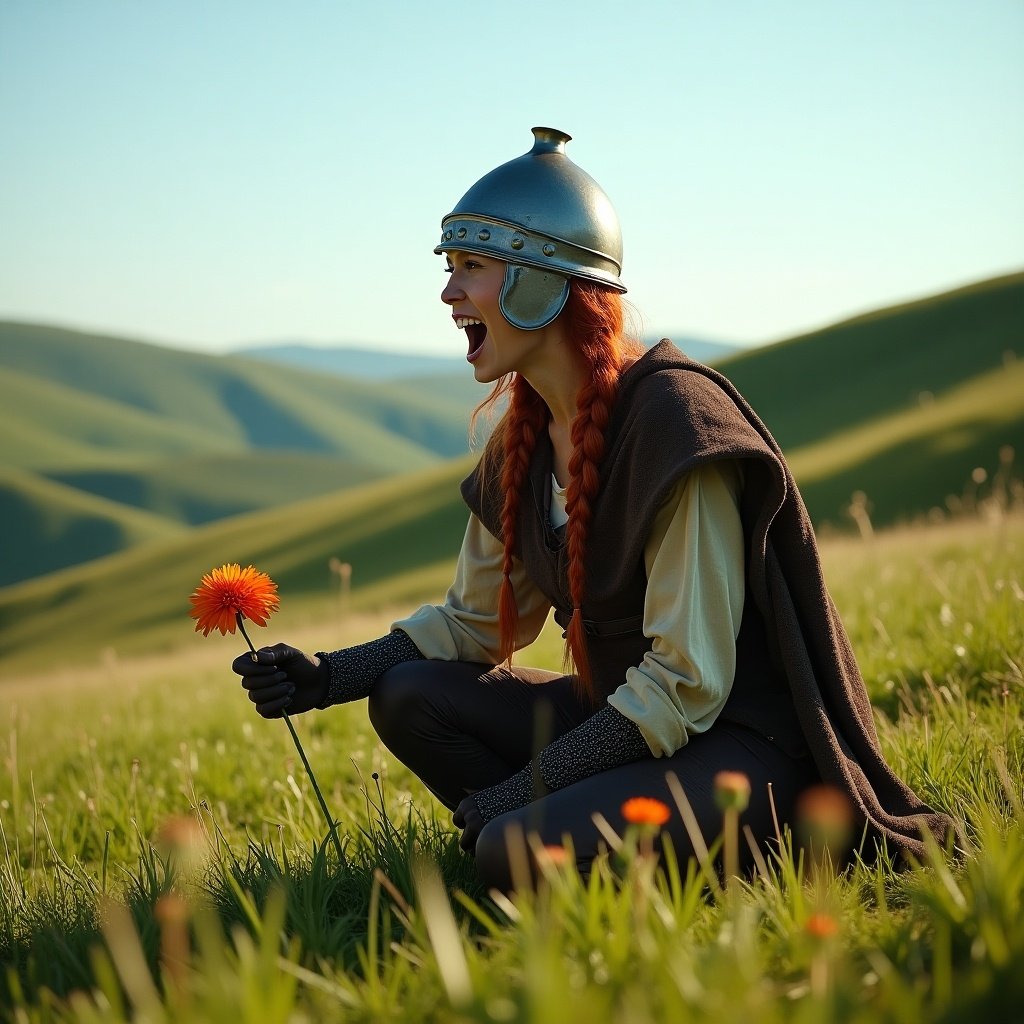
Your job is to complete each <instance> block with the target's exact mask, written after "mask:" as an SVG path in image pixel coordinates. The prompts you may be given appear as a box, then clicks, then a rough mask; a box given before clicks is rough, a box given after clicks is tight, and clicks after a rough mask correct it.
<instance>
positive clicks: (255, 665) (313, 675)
mask: <svg viewBox="0 0 1024 1024" xmlns="http://www.w3.org/2000/svg"><path fill="white" fill-rule="evenodd" d="M503 561H504V553H503V550H502V546H501V544H500V543H499V542H498V541H497V540H496V539H495V538H494V537H493V536H492V535H491V534H490V533H488V531H487V530H486V529H485V528H484V526H483V524H482V523H481V522H480V520H479V519H477V518H476V516H470V519H469V525H468V526H467V528H466V536H465V539H464V540H463V544H462V550H461V551H460V552H459V562H458V567H457V569H456V573H455V581H454V582H453V583H452V586H451V587H450V588H449V590H448V595H447V597H446V599H445V603H444V604H442V605H424V606H423V607H422V608H420V609H419V611H417V612H415V613H414V614H413V615H411V616H409V618H407V619H403V620H401V621H400V622H396V623H394V625H392V627H391V632H390V633H388V634H387V636H382V637H380V638H379V639H377V640H371V641H370V642H369V643H365V644H359V645H357V646H355V647H345V648H342V649H341V650H337V651H331V652H325V651H318V652H317V654H315V655H308V654H304V653H303V652H302V651H300V650H297V649H296V648H294V647H290V646H289V645H287V644H276V645H275V646H274V647H266V648H263V649H262V650H261V651H259V652H258V654H257V657H256V658H255V659H253V658H252V657H251V656H250V655H249V654H242V655H240V656H239V657H238V658H236V659H235V661H234V663H233V665H232V668H233V670H234V671H235V672H237V673H238V675H240V676H241V677H242V685H243V686H244V687H245V689H246V690H248V691H249V699H250V700H251V701H252V702H253V703H254V704H255V705H256V710H257V711H258V712H259V713H260V714H261V715H263V716H264V717H265V718H277V717H280V715H281V712H282V711H287V712H288V713H289V714H300V713H302V712H304V711H310V710H312V709H313V708H319V709H323V708H327V707H330V706H331V705H332V704H345V703H348V702H350V701H354V700H360V699H361V698H363V697H368V696H369V694H370V691H371V690H372V689H373V686H374V684H375V683H376V682H377V680H378V679H379V678H380V677H381V676H382V675H383V674H384V673H385V672H386V671H387V670H388V669H390V668H393V667H394V666H395V665H398V664H400V663H402V662H404V661H414V660H419V659H421V658H430V659H434V660H437V661H473V662H481V663H483V664H489V665H493V664H495V663H496V662H497V660H498V654H497V650H498V588H499V585H500V583H501V567H502V563H503ZM512 585H513V588H514V589H515V594H516V600H517V602H518V604H519V631H518V636H517V637H516V647H517V649H518V648H520V647H525V646H526V645H527V644H529V643H531V642H532V641H533V640H535V639H536V637H537V634H538V633H540V631H541V628H542V627H543V625H544V620H545V619H546V618H547V614H548V611H549V610H550V608H551V605H550V603H549V602H548V600H547V598H545V597H544V595H543V594H541V592H540V591H539V590H538V589H537V588H536V587H535V586H534V585H533V583H532V582H531V581H530V580H529V578H528V577H527V576H526V573H525V572H524V571H523V567H522V564H521V563H520V562H519V561H518V559H517V560H516V561H515V562H514V564H513V570H512Z"/></svg>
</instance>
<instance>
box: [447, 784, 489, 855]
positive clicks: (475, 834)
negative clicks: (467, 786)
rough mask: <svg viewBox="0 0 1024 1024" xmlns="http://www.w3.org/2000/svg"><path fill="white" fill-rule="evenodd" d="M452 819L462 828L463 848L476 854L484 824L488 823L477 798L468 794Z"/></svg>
mask: <svg viewBox="0 0 1024 1024" xmlns="http://www.w3.org/2000/svg"><path fill="white" fill-rule="evenodd" d="M452 821H453V822H454V824H455V827H456V828H461V829H462V835H461V836H460V837H459V846H461V847H462V849H463V850H465V851H466V853H468V854H469V855H470V856H471V857H472V856H475V855H476V841H477V839H479V838H480V833H481V831H482V830H483V827H484V825H486V824H487V822H486V821H485V820H484V818H483V815H481V813H480V808H479V807H477V805H476V798H475V797H472V796H467V797H466V799H465V800H463V801H462V803H460V804H459V806H458V807H456V808H455V813H454V814H453V815H452Z"/></svg>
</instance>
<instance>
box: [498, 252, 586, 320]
mask: <svg viewBox="0 0 1024 1024" xmlns="http://www.w3.org/2000/svg"><path fill="white" fill-rule="evenodd" d="M568 298H569V279H568V278H567V277H563V276H562V275H561V274H553V273H551V271H545V270H540V269H538V268H537V267H524V266H521V265H520V264H518V263H509V264H507V265H506V266H505V283H504V285H502V288H501V294H500V295H499V296H498V308H499V309H500V310H501V313H502V316H504V317H505V319H506V320H507V321H508V322H509V323H510V324H511V325H512V326H513V327H518V328H520V330H523V331H536V330H539V329H540V328H541V327H547V325H548V324H549V323H551V321H552V320H554V319H555V317H556V316H558V314H559V313H561V312H562V309H563V307H564V306H565V303H566V301H567V300H568Z"/></svg>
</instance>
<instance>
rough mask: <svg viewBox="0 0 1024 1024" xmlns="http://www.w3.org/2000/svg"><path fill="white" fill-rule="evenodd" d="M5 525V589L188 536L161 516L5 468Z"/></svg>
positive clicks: (0, 474)
mask: <svg viewBox="0 0 1024 1024" xmlns="http://www.w3.org/2000/svg"><path fill="white" fill-rule="evenodd" d="M0 522H3V528H4V534H5V541H4V546H3V558H2V559H0V586H3V585H6V584H8V583H14V582H17V581H18V580H22V579H26V578H28V577H29V576H34V575H38V574H39V573H48V572H53V571H55V570H57V569H62V568H63V567H64V566H66V565H74V564H76V563H78V562H87V561H89V560H90V559H94V558H100V557H102V556H103V555H108V554H110V553H111V552H113V551H120V550H122V549H124V548H127V547H132V546H134V545H136V544H141V543H143V542H145V541H154V540H158V539H163V538H167V537H171V536H174V535H175V534H180V533H182V532H184V527H182V526H180V525H178V524H176V523H173V522H171V521H170V520H168V519H165V518H162V517H161V516H157V515H153V514H152V513H150V512H145V511H143V510H141V509H136V508H129V507H127V506H125V505H120V504H118V503H117V502H113V501H108V500H107V499H106V498H98V497H96V496H94V495H91V494H83V493H82V492H81V491H78V490H75V489H74V488H72V487H67V486H65V485H64V484H59V483H54V482H53V481H50V480H44V479H42V478H41V477H38V476H36V475H35V474H33V473H30V472H28V471H26V470H22V469H16V468H12V467H6V466H0Z"/></svg>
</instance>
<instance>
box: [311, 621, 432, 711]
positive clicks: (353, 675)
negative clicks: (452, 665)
mask: <svg viewBox="0 0 1024 1024" xmlns="http://www.w3.org/2000/svg"><path fill="white" fill-rule="evenodd" d="M317 657H318V658H319V659H320V660H321V661H325V662H326V663H327V665H328V667H329V668H330V681H329V683H328V686H327V696H326V697H325V698H324V702H323V703H322V704H321V705H320V707H321V708H327V707H330V706H331V705H332V704H347V703H349V701H353V700H360V699H361V698H363V697H368V696H369V695H370V691H371V690H372V689H373V684H374V683H376V682H377V680H378V679H380V677H381V676H382V675H384V673H385V672H387V670H388V669H389V668H394V667H395V665H400V664H401V663H402V662H403V661H422V660H423V655H422V654H420V650H419V648H418V647H417V646H416V645H415V644H414V643H413V642H412V640H411V639H410V638H409V635H408V634H407V633H404V632H402V630H400V629H395V630H392V631H391V632H390V633H388V635H387V636H382V637H380V639H378V640H371V641H370V642H369V643H365V644H359V645H358V646H357V647H343V648H342V649H341V650H340V651H330V652H328V653H325V652H323V651H318V652H317Z"/></svg>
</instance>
